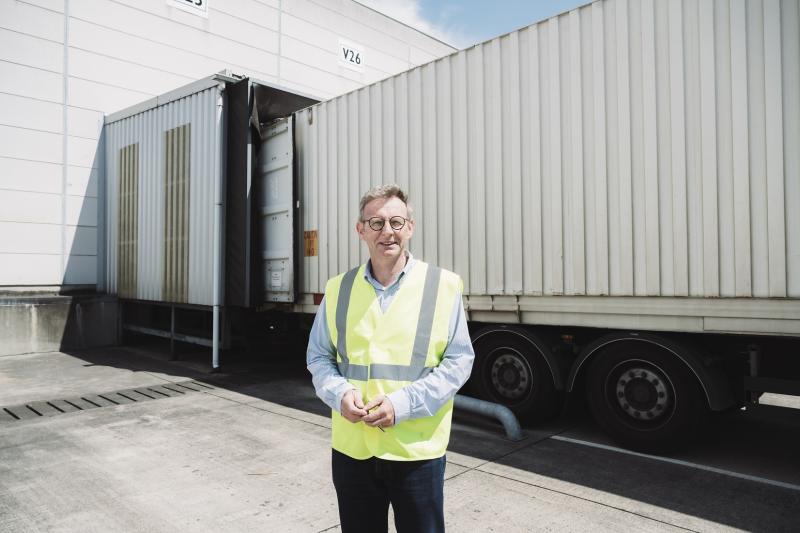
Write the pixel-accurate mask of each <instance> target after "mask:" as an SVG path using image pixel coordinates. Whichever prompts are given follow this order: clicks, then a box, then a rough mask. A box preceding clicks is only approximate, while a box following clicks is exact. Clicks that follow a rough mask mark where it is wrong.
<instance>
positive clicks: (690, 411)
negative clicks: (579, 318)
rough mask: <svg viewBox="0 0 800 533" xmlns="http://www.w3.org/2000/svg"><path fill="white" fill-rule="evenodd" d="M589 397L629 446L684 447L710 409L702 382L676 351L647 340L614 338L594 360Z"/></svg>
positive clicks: (604, 424) (609, 428)
mask: <svg viewBox="0 0 800 533" xmlns="http://www.w3.org/2000/svg"><path fill="white" fill-rule="evenodd" d="M586 388H587V399H588V403H589V408H590V409H591V411H592V414H593V415H594V418H595V420H597V422H598V423H599V424H600V425H601V426H602V427H603V429H605V430H606V432H608V433H609V435H611V437H612V438H614V439H615V440H616V441H618V442H619V443H620V444H622V445H623V446H625V447H628V448H632V449H635V450H639V451H644V452H666V451H670V450H674V449H676V448H680V447H682V446H683V445H685V444H687V443H688V442H689V441H691V439H692V438H693V437H694V436H695V434H696V433H697V431H698V430H699V428H700V427H701V425H702V422H703V421H704V420H705V418H706V416H707V414H708V405H707V403H706V399H705V396H704V395H703V392H702V390H701V388H700V383H699V382H698V381H697V378H696V377H695V376H694V375H693V374H692V372H691V371H690V370H689V368H688V367H687V366H686V365H684V364H683V363H682V362H681V361H680V360H678V359H677V358H676V357H675V356H674V355H673V354H672V353H670V352H668V351H666V350H664V349H662V348H660V347H658V346H655V345H652V344H648V343H643V342H622V343H618V344H614V345H612V346H611V347H609V348H608V349H606V350H605V351H603V352H602V353H600V354H598V356H597V357H596V358H595V359H594V360H593V361H592V363H591V366H590V367H589V371H588V375H587V379H586Z"/></svg>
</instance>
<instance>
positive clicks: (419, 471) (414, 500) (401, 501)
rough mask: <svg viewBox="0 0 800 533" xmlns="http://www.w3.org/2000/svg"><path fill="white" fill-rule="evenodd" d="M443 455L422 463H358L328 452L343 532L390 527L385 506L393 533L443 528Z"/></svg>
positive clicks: (434, 532) (420, 532)
mask: <svg viewBox="0 0 800 533" xmlns="http://www.w3.org/2000/svg"><path fill="white" fill-rule="evenodd" d="M444 465H445V458H444V456H442V457H439V458H438V459H428V460H425V461H386V460H384V459H377V458H375V457H372V458H370V459H365V460H363V461H360V460H358V459H353V458H351V457H348V456H347V455H345V454H343V453H339V452H337V451H336V450H333V459H332V461H331V466H332V470H333V485H334V487H336V497H337V499H338V500H339V519H340V520H341V524H342V533H356V532H364V533H379V532H385V531H387V530H388V528H389V504H390V503H391V505H392V509H393V510H394V525H395V527H396V528H397V532H398V533H440V532H444Z"/></svg>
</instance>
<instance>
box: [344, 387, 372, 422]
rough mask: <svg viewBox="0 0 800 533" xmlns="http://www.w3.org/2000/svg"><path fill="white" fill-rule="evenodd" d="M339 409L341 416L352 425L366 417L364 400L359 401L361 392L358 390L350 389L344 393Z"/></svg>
mask: <svg viewBox="0 0 800 533" xmlns="http://www.w3.org/2000/svg"><path fill="white" fill-rule="evenodd" d="M339 407H340V409H339V411H340V412H341V414H342V416H343V417H345V418H346V419H347V420H348V421H350V422H352V423H353V424H355V423H356V422H361V419H362V418H364V416H366V415H367V410H366V409H364V400H362V399H361V391H360V390H358V389H350V390H349V391H347V392H345V393H344V396H342V405H340V406H339Z"/></svg>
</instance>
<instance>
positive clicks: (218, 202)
mask: <svg viewBox="0 0 800 533" xmlns="http://www.w3.org/2000/svg"><path fill="white" fill-rule="evenodd" d="M217 87H218V89H217V110H216V117H215V118H216V125H217V142H218V143H219V145H220V147H221V146H223V145H224V142H225V139H223V133H224V131H225V130H224V126H223V122H222V118H223V114H222V113H223V107H224V103H225V102H224V95H223V90H224V88H225V85H224V83H222V82H221V83H220V84H219V85H218V86H217ZM216 154H217V157H218V158H219V161H217V164H218V168H217V172H216V173H215V178H214V181H215V183H214V258H213V263H212V264H213V267H212V268H213V275H212V277H213V279H214V285H213V291H214V294H213V295H212V298H213V299H212V303H213V306H214V314H213V317H212V320H213V333H212V335H211V368H212V370H218V369H219V306H220V303H221V302H220V300H221V298H220V288H221V286H222V279H221V278H222V265H221V264H220V262H221V260H222V232H223V231H224V228H223V225H222V197H223V196H222V183H223V182H222V173H223V169H224V165H225V162H224V159H225V158H224V156H223V153H222V149H221V148H220V150H218V151H217V153H216Z"/></svg>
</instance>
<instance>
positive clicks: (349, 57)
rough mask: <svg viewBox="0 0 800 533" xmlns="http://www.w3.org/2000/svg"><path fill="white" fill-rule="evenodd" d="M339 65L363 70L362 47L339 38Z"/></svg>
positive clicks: (359, 70)
mask: <svg viewBox="0 0 800 533" xmlns="http://www.w3.org/2000/svg"><path fill="white" fill-rule="evenodd" d="M339 65H341V66H343V67H347V68H349V69H351V70H355V71H358V72H364V49H363V48H362V47H361V46H360V45H357V44H355V43H351V42H350V41H345V40H344V39H339Z"/></svg>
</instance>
